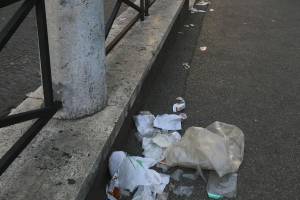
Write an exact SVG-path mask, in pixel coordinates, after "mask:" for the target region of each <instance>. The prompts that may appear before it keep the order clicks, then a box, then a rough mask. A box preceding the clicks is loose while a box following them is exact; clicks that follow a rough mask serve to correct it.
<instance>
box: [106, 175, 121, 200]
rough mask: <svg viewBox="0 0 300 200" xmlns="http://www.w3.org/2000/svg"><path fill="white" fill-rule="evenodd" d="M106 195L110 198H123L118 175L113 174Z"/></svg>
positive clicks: (111, 199)
mask: <svg viewBox="0 0 300 200" xmlns="http://www.w3.org/2000/svg"><path fill="white" fill-rule="evenodd" d="M106 195H107V199H108V200H119V199H121V191H120V188H119V181H118V177H116V176H113V177H112V179H111V180H110V182H109V184H108V186H107V187H106Z"/></svg>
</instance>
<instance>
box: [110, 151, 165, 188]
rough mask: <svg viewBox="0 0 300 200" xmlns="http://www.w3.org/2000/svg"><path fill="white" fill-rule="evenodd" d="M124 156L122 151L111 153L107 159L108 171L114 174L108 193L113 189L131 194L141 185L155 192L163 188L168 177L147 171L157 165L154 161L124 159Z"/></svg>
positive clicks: (133, 158)
mask: <svg viewBox="0 0 300 200" xmlns="http://www.w3.org/2000/svg"><path fill="white" fill-rule="evenodd" d="M124 155H126V153H125V152H122V151H117V152H113V153H112V155H111V157H110V159H109V167H110V169H109V171H110V173H114V172H115V174H114V176H113V179H112V180H111V183H110V184H109V187H108V188H109V189H108V192H111V191H114V189H113V188H120V189H127V190H129V191H130V192H132V191H133V190H135V189H136V188H137V187H138V186H141V185H143V186H151V187H153V188H155V189H156V190H157V191H160V188H164V187H165V185H166V183H165V182H166V179H167V178H168V177H165V175H162V174H159V173H157V172H156V171H154V170H152V169H149V168H150V167H153V166H154V165H155V164H156V163H157V161H156V160H154V159H152V158H142V157H138V156H126V157H125V158H124ZM119 159H120V160H119ZM117 168H118V169H117Z"/></svg>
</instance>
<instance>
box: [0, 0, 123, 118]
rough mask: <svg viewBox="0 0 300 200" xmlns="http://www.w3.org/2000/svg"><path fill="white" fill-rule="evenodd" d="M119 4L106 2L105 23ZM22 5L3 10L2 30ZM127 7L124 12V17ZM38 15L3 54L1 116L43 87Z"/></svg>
mask: <svg viewBox="0 0 300 200" xmlns="http://www.w3.org/2000/svg"><path fill="white" fill-rule="evenodd" d="M115 2H116V0H105V2H104V9H105V20H107V19H108V17H109V16H110V13H111V11H112V9H113V6H114V5H115ZM19 5H20V3H16V4H13V5H10V6H8V7H6V8H0V30H1V29H2V28H3V26H4V25H5V24H6V22H7V21H8V20H9V19H10V17H11V16H12V15H13V13H14V12H15V11H16V9H17V8H18V7H19ZM125 8H126V7H125V6H123V7H122V8H121V11H120V13H121V12H122V11H123V10H124V9H125ZM36 31H37V29H36V24H35V14H34V12H31V13H30V14H29V15H28V16H27V18H26V19H25V20H24V22H23V23H22V24H21V26H20V27H19V29H18V30H17V32H16V33H15V35H14V36H13V37H12V39H11V40H10V41H9V43H8V44H7V45H6V47H5V48H4V49H3V50H2V51H1V52H0V116H2V115H6V114H7V113H8V112H9V111H10V109H11V108H14V107H15V106H17V105H18V104H19V103H21V102H22V101H23V99H24V98H25V95H26V94H27V93H28V92H31V91H33V90H35V89H36V88H37V87H38V86H39V85H40V69H39V57H38V41H37V36H36Z"/></svg>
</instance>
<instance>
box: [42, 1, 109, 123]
mask: <svg viewBox="0 0 300 200" xmlns="http://www.w3.org/2000/svg"><path fill="white" fill-rule="evenodd" d="M45 7H46V12H47V27H48V40H49V52H50V62H51V74H52V82H53V93H54V98H55V100H57V101H60V102H62V104H63V105H62V109H61V111H60V116H61V117H62V118H64V119H78V118H82V117H85V116H88V115H92V114H94V113H96V112H99V111H100V110H101V109H103V108H104V107H105V106H106V100H107V83H106V53H105V47H106V46H105V22H104V21H105V20H104V4H103V1H99V0H89V1H85V2H81V3H78V2H77V1H65V2H64V3H61V1H47V2H46V6H45ZM78 13H80V14H78Z"/></svg>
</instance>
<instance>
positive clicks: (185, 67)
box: [182, 63, 191, 69]
mask: <svg viewBox="0 0 300 200" xmlns="http://www.w3.org/2000/svg"><path fill="white" fill-rule="evenodd" d="M182 66H183V68H184V69H189V68H191V66H190V65H189V63H182Z"/></svg>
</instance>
